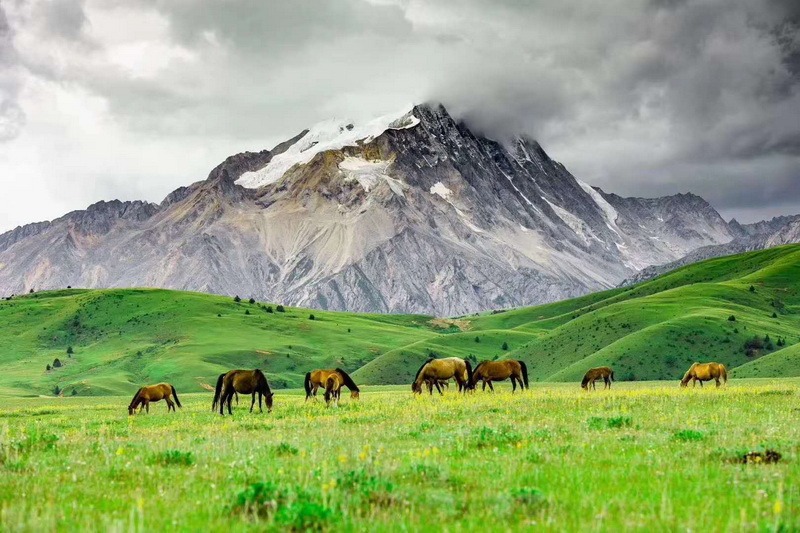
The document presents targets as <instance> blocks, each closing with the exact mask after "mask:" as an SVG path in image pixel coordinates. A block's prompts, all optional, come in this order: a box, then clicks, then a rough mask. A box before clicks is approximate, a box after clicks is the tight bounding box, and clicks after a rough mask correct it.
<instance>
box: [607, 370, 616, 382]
mask: <svg viewBox="0 0 800 533" xmlns="http://www.w3.org/2000/svg"><path fill="white" fill-rule="evenodd" d="M609 377H610V378H611V381H617V378H615V377H614V370H611V375H610V376H609Z"/></svg>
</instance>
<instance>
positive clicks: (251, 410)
mask: <svg viewBox="0 0 800 533" xmlns="http://www.w3.org/2000/svg"><path fill="white" fill-rule="evenodd" d="M255 404H256V393H255V392H254V393H253V401H252V402H250V412H251V413H252V412H253V406H254V405H255Z"/></svg>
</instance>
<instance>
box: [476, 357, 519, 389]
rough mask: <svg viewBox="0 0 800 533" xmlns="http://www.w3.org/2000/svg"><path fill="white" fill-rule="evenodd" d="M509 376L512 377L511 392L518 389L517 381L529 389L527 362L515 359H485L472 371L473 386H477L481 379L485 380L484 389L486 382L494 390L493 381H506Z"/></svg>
mask: <svg viewBox="0 0 800 533" xmlns="http://www.w3.org/2000/svg"><path fill="white" fill-rule="evenodd" d="M508 378H511V386H512V389H511V392H514V391H516V390H517V383H519V386H520V389H522V390H525V389H527V388H528V367H527V365H526V364H525V362H524V361H516V360H514V359H506V360H503V361H483V362H482V363H480V364H479V365H478V366H477V367H476V368H475V372H473V373H472V388H473V389H474V388H475V387H477V386H478V382H479V381H483V390H486V384H487V383H488V384H489V389H490V390H491V391H492V392H494V386H492V381H505V380H507V379H508Z"/></svg>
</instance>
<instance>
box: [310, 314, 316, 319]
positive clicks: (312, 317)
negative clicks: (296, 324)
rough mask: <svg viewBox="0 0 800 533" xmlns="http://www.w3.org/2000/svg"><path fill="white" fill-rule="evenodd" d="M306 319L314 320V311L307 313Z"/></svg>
mask: <svg viewBox="0 0 800 533" xmlns="http://www.w3.org/2000/svg"><path fill="white" fill-rule="evenodd" d="M308 319H309V320H316V317H315V316H314V313H311V314H310V315H308Z"/></svg>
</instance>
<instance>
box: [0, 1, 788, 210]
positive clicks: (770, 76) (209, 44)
mask: <svg viewBox="0 0 800 533" xmlns="http://www.w3.org/2000/svg"><path fill="white" fill-rule="evenodd" d="M12 5H13V6H14V9H13V11H14V17H13V20H12V23H10V24H5V26H4V25H3V20H4V19H3V18H0V38H2V37H1V36H3V35H5V36H7V37H6V38H5V40H4V42H5V43H7V44H8V46H7V47H6V48H7V50H6V51H5V52H3V51H2V50H0V62H4V63H0V66H2V65H3V64H11V63H12V62H13V63H14V64H15V65H17V67H16V68H15V69H14V74H13V75H5V76H4V75H3V74H0V94H2V95H3V102H9V103H8V104H5V103H4V104H0V116H2V115H1V114H2V113H3V107H2V106H3V105H8V106H16V108H17V109H19V106H18V105H17V103H18V102H19V98H18V95H19V94H20V90H21V89H20V87H22V86H23V84H24V82H25V81H26V80H28V81H30V80H35V79H38V78H46V79H48V80H49V81H50V82H52V83H56V84H57V85H58V86H59V87H61V88H65V90H70V91H78V90H79V91H85V93H86V94H87V95H91V96H97V97H100V98H101V100H102V102H103V106H101V108H102V109H103V113H107V116H105V118H104V121H105V122H108V123H111V124H113V125H115V127H119V128H122V129H124V131H126V132H128V133H127V134H129V135H133V136H139V137H140V138H142V139H148V140H153V139H155V140H158V139H164V140H165V141H167V140H171V141H172V142H174V143H176V144H177V145H178V146H181V143H183V144H182V145H183V146H185V150H186V151H187V152H190V151H197V150H198V147H202V146H205V145H208V139H217V140H218V141H217V143H216V145H219V146H221V145H223V144H224V145H225V147H227V146H235V147H236V148H235V149H237V150H244V149H260V148H264V147H265V146H268V145H271V144H274V143H275V142H276V141H278V140H281V139H283V138H287V137H290V136H291V135H293V134H294V133H296V132H297V131H299V130H301V129H302V128H304V127H306V126H307V125H309V124H310V123H312V122H316V121H318V120H322V119H326V118H329V117H331V116H340V117H341V116H349V117H352V118H354V119H361V118H366V117H369V116H373V115H375V114H379V113H381V114H382V113H384V112H387V111H392V110H394V109H396V108H397V107H398V106H402V105H405V104H407V103H411V102H419V101H423V100H438V101H442V102H443V103H445V105H447V106H448V108H449V109H450V110H451V112H453V113H454V114H456V115H457V116H459V117H461V118H463V119H464V120H466V121H467V122H468V123H469V124H470V125H471V126H472V127H474V128H475V129H477V130H479V131H481V132H484V133H485V134H487V135H490V136H492V137H495V138H498V139H501V140H502V139H506V138H509V137H511V136H513V135H516V134H518V133H520V132H524V133H527V134H530V135H533V136H535V137H537V138H539V139H540V141H541V142H542V144H543V146H544V147H545V149H546V150H548V152H550V153H551V155H553V156H554V157H556V158H558V159H560V160H562V161H563V162H564V163H565V164H566V165H567V167H568V168H570V170H572V171H573V173H574V174H576V175H577V176H578V177H580V178H582V179H584V180H585V181H588V182H590V183H593V184H596V185H600V186H602V187H603V188H604V189H607V190H611V191H615V192H619V193H621V194H629V195H645V196H646V195H663V194H674V193H676V192H685V191H692V192H695V193H697V194H700V195H702V196H704V197H706V198H707V199H708V200H710V201H711V202H712V203H713V204H714V205H715V206H716V207H717V208H718V209H720V210H721V211H722V212H723V213H724V214H725V215H736V214H741V216H742V217H743V218H747V217H749V216H751V215H752V214H753V213H759V214H763V213H770V212H772V213H775V214H777V213H780V212H787V211H800V185H799V184H798V182H799V181H800V120H798V117H799V116H800V30H799V28H800V3H799V2H797V1H795V0H647V1H645V0H642V1H638V2H637V1H630V0H608V1H606V2H585V1H579V0H562V1H559V2H552V1H544V0H525V1H523V0H504V1H497V0H428V1H424V2H423V1H421V0H372V1H367V0H337V1H335V2H334V1H322V0H297V1H291V2H264V1H261V0H231V1H228V2H217V1H213V0H196V1H191V0H142V1H141V2H137V3H129V2H119V1H116V0H105V1H103V0H94V1H93V0H87V1H86V2H78V1H74V0H49V1H37V2H35V3H27V2H16V3H12ZM0 17H2V15H0ZM4 27H5V33H4V32H3V31H4V30H3V28H4ZM23 45H24V46H23ZM9 50H10V51H9ZM15 50H16V51H15ZM20 65H21V67H20ZM9 95H10V96H9ZM5 114H9V113H8V112H6V113H5ZM105 122H104V123H105ZM0 124H1V123H0ZM18 124H19V122H18ZM1 128H2V127H1V126H0V132H2V129H1ZM18 130H19V128H18V127H17V129H16V131H14V132H12V133H11V134H7V135H6V137H7V138H10V137H13V136H15V135H16V134H17V133H18ZM0 134H1V133H0ZM221 140H225V142H222V141H221ZM100 142H101V141H100ZM101 149H102V148H101ZM225 149H228V148H225ZM219 150H220V152H214V151H210V152H209V153H208V154H207V155H206V156H205V157H207V160H203V161H202V162H198V163H197V166H198V167H200V166H201V163H202V165H205V166H207V167H208V168H210V167H211V166H213V165H214V164H215V163H216V162H217V161H216V160H217V159H219V158H221V157H223V156H224V155H225V154H224V153H221V150H222V148H220V149H219ZM147 163H148V165H149V166H153V165H158V164H159V162H158V161H148V162H147ZM168 163H170V162H169V161H165V162H164V164H165V165H166V164H168ZM137 164H139V163H138V162H137V161H131V162H129V165H128V166H127V167H126V169H125V172H126V175H129V174H131V173H135V172H136V165H137ZM102 170H103V172H108V169H107V168H103V169H102ZM98 172H99V171H98ZM112 172H113V171H112ZM87 179H89V178H87ZM118 181H119V182H121V183H127V180H122V179H121V178H119V180H118ZM110 182H112V183H116V181H115V179H114V176H111V177H110ZM141 183H142V184H143V185H142V188H143V190H145V191H147V190H149V189H148V185H147V184H146V180H144V181H141ZM169 185H170V186H172V185H177V183H175V184H173V183H170V184H169ZM161 187H165V185H164V180H163V179H160V180H158V183H156V182H155V181H154V183H153V185H152V191H154V192H152V198H151V199H157V196H158V195H160V194H161V193H162V192H165V191H163V190H162V189H161Z"/></svg>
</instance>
